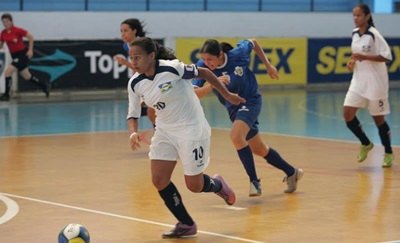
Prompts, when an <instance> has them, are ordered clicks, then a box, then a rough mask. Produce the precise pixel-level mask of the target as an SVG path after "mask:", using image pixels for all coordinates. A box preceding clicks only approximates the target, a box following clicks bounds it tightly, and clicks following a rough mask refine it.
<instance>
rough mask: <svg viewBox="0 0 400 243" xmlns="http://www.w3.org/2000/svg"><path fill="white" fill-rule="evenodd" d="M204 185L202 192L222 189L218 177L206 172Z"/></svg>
mask: <svg viewBox="0 0 400 243" xmlns="http://www.w3.org/2000/svg"><path fill="white" fill-rule="evenodd" d="M203 177H204V186H203V189H202V190H201V191H202V192H219V191H221V188H222V184H221V182H220V181H219V180H218V179H214V178H211V177H209V176H208V175H206V174H204V175H203Z"/></svg>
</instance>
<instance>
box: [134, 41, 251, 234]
mask: <svg viewBox="0 0 400 243" xmlns="http://www.w3.org/2000/svg"><path fill="white" fill-rule="evenodd" d="M130 58H131V63H132V66H133V69H134V71H135V74H134V75H133V76H132V77H131V79H130V80H129V84H128V94H129V108H128V115H127V119H128V129H129V132H130V133H131V135H130V144H131V148H132V149H133V150H136V149H137V148H138V147H139V145H140V144H139V142H140V141H139V140H140V138H139V135H138V121H139V120H138V118H139V117H140V102H141V100H143V101H144V102H145V103H146V104H147V105H148V106H149V107H154V108H155V110H156V122H157V127H156V129H155V133H154V136H153V138H152V139H151V145H150V152H149V157H150V160H151V175H152V181H153V184H154V186H155V187H156V188H157V190H158V192H159V194H160V196H161V198H162V199H163V200H164V203H165V205H166V206H167V208H168V209H169V210H170V211H171V213H172V214H173V215H174V216H175V217H176V219H177V220H178V223H177V224H176V226H175V228H174V229H173V230H172V231H170V232H167V233H164V234H163V238H180V237H184V236H192V235H195V234H196V233H197V227H196V224H195V222H194V221H193V219H192V218H191V216H190V215H189V213H188V212H187V211H186V209H185V206H184V205H183V202H182V198H181V195H180V194H179V192H178V190H177V188H176V187H175V185H174V184H173V183H172V182H171V176H172V172H173V171H174V168H175V166H176V163H177V159H178V158H180V160H181V163H182V167H183V171H184V176H185V183H186V187H187V188H188V189H189V190H190V191H192V192H215V193H216V194H217V195H219V196H220V197H222V198H223V199H224V200H225V202H226V203H227V204H228V205H232V204H234V203H235V194H234V192H233V191H232V190H231V189H230V188H229V186H228V185H227V184H226V183H225V182H224V180H223V179H222V177H221V176H220V175H215V176H213V177H210V176H208V175H206V174H204V170H205V169H206V168H207V166H208V163H209V152H210V137H211V128H210V125H209V124H208V122H207V119H206V118H205V115H204V112H203V109H202V106H201V104H200V101H199V99H198V98H197V96H196V95H195V93H194V90H193V86H192V84H191V79H192V78H195V77H199V78H204V79H207V80H208V81H209V82H210V83H211V84H212V85H213V86H214V87H215V89H216V90H218V92H219V93H220V94H221V96H223V97H224V98H225V99H227V100H229V102H232V103H233V104H239V103H242V102H246V100H245V99H243V98H241V97H239V96H238V95H237V94H233V93H232V92H229V91H228V90H227V89H226V87H225V86H224V84H222V83H221V82H220V81H219V80H218V79H217V77H216V76H215V75H214V74H213V73H212V72H211V71H209V70H208V69H206V68H201V67H200V68H197V67H196V66H195V65H193V64H192V65H185V64H184V63H182V62H180V61H179V60H177V59H176V58H175V56H174V55H172V54H171V53H169V52H168V51H167V49H166V48H164V47H162V46H158V45H157V44H156V43H154V41H153V40H152V39H150V38H147V37H144V38H138V39H137V40H135V41H134V42H133V43H131V48H130ZM166 59H168V60H166Z"/></svg>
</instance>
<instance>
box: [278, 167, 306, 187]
mask: <svg viewBox="0 0 400 243" xmlns="http://www.w3.org/2000/svg"><path fill="white" fill-rule="evenodd" d="M303 174H304V171H303V170H302V169H297V168H296V169H295V171H294V174H293V175H292V176H286V177H285V178H283V182H285V181H286V183H287V189H286V190H285V191H284V192H285V193H292V192H295V191H296V189H297V182H298V181H299V180H300V179H301V178H302V177H303Z"/></svg>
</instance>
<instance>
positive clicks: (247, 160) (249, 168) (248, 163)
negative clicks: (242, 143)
mask: <svg viewBox="0 0 400 243" xmlns="http://www.w3.org/2000/svg"><path fill="white" fill-rule="evenodd" d="M237 153H238V155H239V158H240V161H241V162H242V164H243V166H244V169H245V170H246V173H247V175H248V176H249V178H250V181H254V180H257V179H258V177H257V173H256V167H255V165H254V157H253V153H252V152H251V149H250V147H249V145H247V146H246V147H244V148H242V149H240V150H237Z"/></svg>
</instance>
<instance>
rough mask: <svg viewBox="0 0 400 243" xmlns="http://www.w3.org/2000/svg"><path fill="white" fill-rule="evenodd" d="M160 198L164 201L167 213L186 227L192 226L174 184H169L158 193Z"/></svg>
mask: <svg viewBox="0 0 400 243" xmlns="http://www.w3.org/2000/svg"><path fill="white" fill-rule="evenodd" d="M158 193H159V194H160V196H161V198H162V199H163V200H164V203H165V205H166V206H167V208H168V209H169V211H170V212H171V213H172V214H173V215H174V216H175V218H176V219H177V220H178V221H179V222H181V223H183V224H186V225H189V226H191V225H193V224H194V222H193V219H192V217H190V215H189V213H188V212H187V211H186V208H185V206H184V205H183V202H182V197H181V195H180V194H179V192H178V189H176V187H175V185H174V183H172V182H170V183H169V184H168V186H167V187H166V188H164V189H163V190H161V191H159V192H158Z"/></svg>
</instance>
